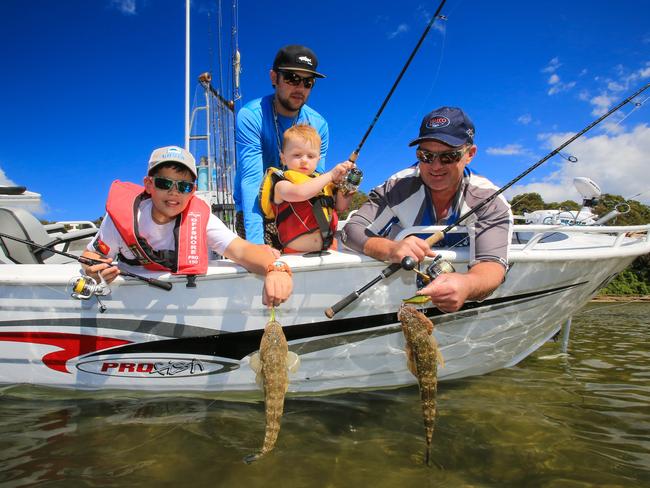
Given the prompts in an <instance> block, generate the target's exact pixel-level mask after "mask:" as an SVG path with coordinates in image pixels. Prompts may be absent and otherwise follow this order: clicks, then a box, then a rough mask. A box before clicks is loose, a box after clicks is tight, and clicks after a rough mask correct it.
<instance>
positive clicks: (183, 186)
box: [153, 176, 194, 193]
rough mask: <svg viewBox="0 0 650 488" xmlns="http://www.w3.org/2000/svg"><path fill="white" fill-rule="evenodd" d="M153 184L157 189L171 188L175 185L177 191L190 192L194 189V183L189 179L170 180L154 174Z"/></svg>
mask: <svg viewBox="0 0 650 488" xmlns="http://www.w3.org/2000/svg"><path fill="white" fill-rule="evenodd" d="M153 184H154V186H155V187H156V188H158V189H159V190H171V189H172V188H174V186H176V189H177V190H178V192H179V193H192V190H194V183H193V182H191V181H183V180H170V179H167V178H162V177H161V176H154V177H153Z"/></svg>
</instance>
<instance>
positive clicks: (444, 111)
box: [409, 107, 474, 147]
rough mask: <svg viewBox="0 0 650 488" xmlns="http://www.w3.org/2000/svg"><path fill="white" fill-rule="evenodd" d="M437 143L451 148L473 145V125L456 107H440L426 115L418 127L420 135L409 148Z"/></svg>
mask: <svg viewBox="0 0 650 488" xmlns="http://www.w3.org/2000/svg"><path fill="white" fill-rule="evenodd" d="M429 140H432V141H438V142H442V143H444V144H447V145H449V146H452V147H459V146H463V145H465V144H473V143H474V124H473V123H472V121H471V120H470V118H469V117H468V116H467V115H466V114H465V112H463V111H462V110H461V109H459V108H458V107H440V108H437V109H435V110H434V111H433V112H431V113H428V114H427V115H426V116H425V117H424V119H423V120H422V124H421V125H420V135H419V136H418V138H417V139H415V140H413V141H412V142H411V143H410V144H409V146H415V145H416V144H420V143H421V142H423V141H429Z"/></svg>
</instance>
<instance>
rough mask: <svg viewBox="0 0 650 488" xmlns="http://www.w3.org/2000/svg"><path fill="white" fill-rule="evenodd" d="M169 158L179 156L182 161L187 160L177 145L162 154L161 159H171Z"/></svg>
mask: <svg viewBox="0 0 650 488" xmlns="http://www.w3.org/2000/svg"><path fill="white" fill-rule="evenodd" d="M169 158H177V159H179V160H180V161H185V155H184V154H183V152H182V151H181V150H180V149H177V148H175V147H170V148H169V149H167V152H166V153H165V154H163V155H162V156H161V158H160V159H169Z"/></svg>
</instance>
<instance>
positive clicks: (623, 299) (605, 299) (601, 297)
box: [590, 295, 650, 302]
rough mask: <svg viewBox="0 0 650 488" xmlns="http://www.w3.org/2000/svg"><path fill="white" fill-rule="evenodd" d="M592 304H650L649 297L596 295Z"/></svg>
mask: <svg viewBox="0 0 650 488" xmlns="http://www.w3.org/2000/svg"><path fill="white" fill-rule="evenodd" d="M590 301H592V302H650V295H596V296H595V297H593V298H592V299H591V300H590Z"/></svg>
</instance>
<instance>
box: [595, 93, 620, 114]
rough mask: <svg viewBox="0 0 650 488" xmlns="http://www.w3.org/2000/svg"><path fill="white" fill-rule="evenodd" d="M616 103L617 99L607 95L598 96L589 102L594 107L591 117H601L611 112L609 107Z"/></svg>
mask: <svg viewBox="0 0 650 488" xmlns="http://www.w3.org/2000/svg"><path fill="white" fill-rule="evenodd" d="M615 101H616V98H615V97H613V96H610V95H607V94H606V93H601V94H600V95H598V96H595V97H593V98H592V99H591V100H589V103H590V104H592V105H593V106H594V109H593V110H592V111H591V115H596V116H600V115H603V114H604V113H605V112H607V111H608V110H609V107H610V106H611V105H612V103H614V102H615Z"/></svg>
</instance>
